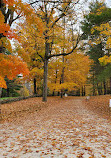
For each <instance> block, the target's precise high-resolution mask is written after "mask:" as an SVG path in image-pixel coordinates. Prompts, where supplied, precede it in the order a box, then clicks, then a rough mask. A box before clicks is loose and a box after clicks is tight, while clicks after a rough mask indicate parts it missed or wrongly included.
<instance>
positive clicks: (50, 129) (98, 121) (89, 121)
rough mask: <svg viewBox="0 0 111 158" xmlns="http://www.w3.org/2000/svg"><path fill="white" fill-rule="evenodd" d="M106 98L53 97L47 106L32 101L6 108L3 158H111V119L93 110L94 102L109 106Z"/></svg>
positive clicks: (0, 142) (0, 143)
mask: <svg viewBox="0 0 111 158" xmlns="http://www.w3.org/2000/svg"><path fill="white" fill-rule="evenodd" d="M104 97H105V98H106V96H101V97H100V98H99V97H98V100H99V101H97V100H96V99H97V98H96V97H94V98H93V97H92V98H91V99H90V100H89V101H86V100H85V99H84V98H81V97H67V98H63V99H61V98H58V97H49V98H48V102H47V103H42V100H41V98H30V99H27V100H24V101H19V102H14V103H10V104H4V105H2V113H3V114H6V115H7V116H6V117H4V121H3V122H2V123H1V124H0V158H12V157H13V158H14V157H16V158H21V157H22V158H26V157H27V158H42V157H43V158H52V157H54V158H71V157H72V158H77V157H78V158H100V157H106V158H111V141H110V139H111V124H110V117H105V116H102V112H101V110H99V111H98V110H97V111H96V110H95V109H97V108H94V109H93V108H92V107H91V108H89V106H91V105H92V101H93V104H94V107H98V106H102V105H103V100H104V106H105V105H106V106H107V104H106V103H105V102H106V100H107V99H108V97H107V99H105V98H104ZM100 100H101V101H102V102H101V101H100ZM96 103H97V105H95V104H96ZM38 105H39V110H38V109H37V107H36V106H38ZM98 109H101V108H100V107H99V108H98ZM102 109H104V108H102ZM18 111H19V112H18ZM106 111H107V110H106ZM14 112H16V115H15V114H14ZM105 115H106V112H105Z"/></svg>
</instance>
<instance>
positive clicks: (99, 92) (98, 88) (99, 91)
mask: <svg viewBox="0 0 111 158" xmlns="http://www.w3.org/2000/svg"><path fill="white" fill-rule="evenodd" d="M97 90H98V94H99V95H101V89H100V87H99V85H98V83H97Z"/></svg>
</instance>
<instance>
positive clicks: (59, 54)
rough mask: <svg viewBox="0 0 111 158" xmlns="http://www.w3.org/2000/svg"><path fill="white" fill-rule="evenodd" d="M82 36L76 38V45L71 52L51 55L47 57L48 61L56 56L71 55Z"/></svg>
mask: <svg viewBox="0 0 111 158" xmlns="http://www.w3.org/2000/svg"><path fill="white" fill-rule="evenodd" d="M82 36H83V34H82V35H81V36H79V35H78V38H77V41H76V44H75V46H73V48H72V50H71V51H70V52H69V53H61V54H52V55H49V56H48V59H50V58H52V57H57V56H66V55H69V54H72V53H73V51H74V50H75V49H76V48H77V46H78V43H79V41H80V39H81V38H82Z"/></svg>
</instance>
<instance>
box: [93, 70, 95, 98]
mask: <svg viewBox="0 0 111 158" xmlns="http://www.w3.org/2000/svg"><path fill="white" fill-rule="evenodd" d="M94 77H95V75H94V72H93V96H94V95H95V83H94Z"/></svg>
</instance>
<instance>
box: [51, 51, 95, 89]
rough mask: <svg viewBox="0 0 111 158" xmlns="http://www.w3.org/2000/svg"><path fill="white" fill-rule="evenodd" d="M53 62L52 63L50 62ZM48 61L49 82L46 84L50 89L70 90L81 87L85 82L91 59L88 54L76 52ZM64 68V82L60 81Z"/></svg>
mask: <svg viewBox="0 0 111 158" xmlns="http://www.w3.org/2000/svg"><path fill="white" fill-rule="evenodd" d="M52 63H53V64H52ZM52 63H49V82H48V86H49V88H50V89H51V90H52V91H56V92H58V91H59V92H61V90H62V91H63V92H65V90H67V91H68V92H70V91H72V90H78V89H82V86H84V85H85V84H86V81H87V75H88V72H89V69H90V65H91V63H92V62H91V60H89V57H88V56H85V55H83V54H81V53H79V54H78V53H77V50H76V52H75V53H74V54H71V55H69V56H66V57H64V63H63V62H62V58H61V57H59V58H58V60H55V62H54V61H52ZM63 68H64V82H63V83H61V74H62V73H63V72H62V70H63Z"/></svg>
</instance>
